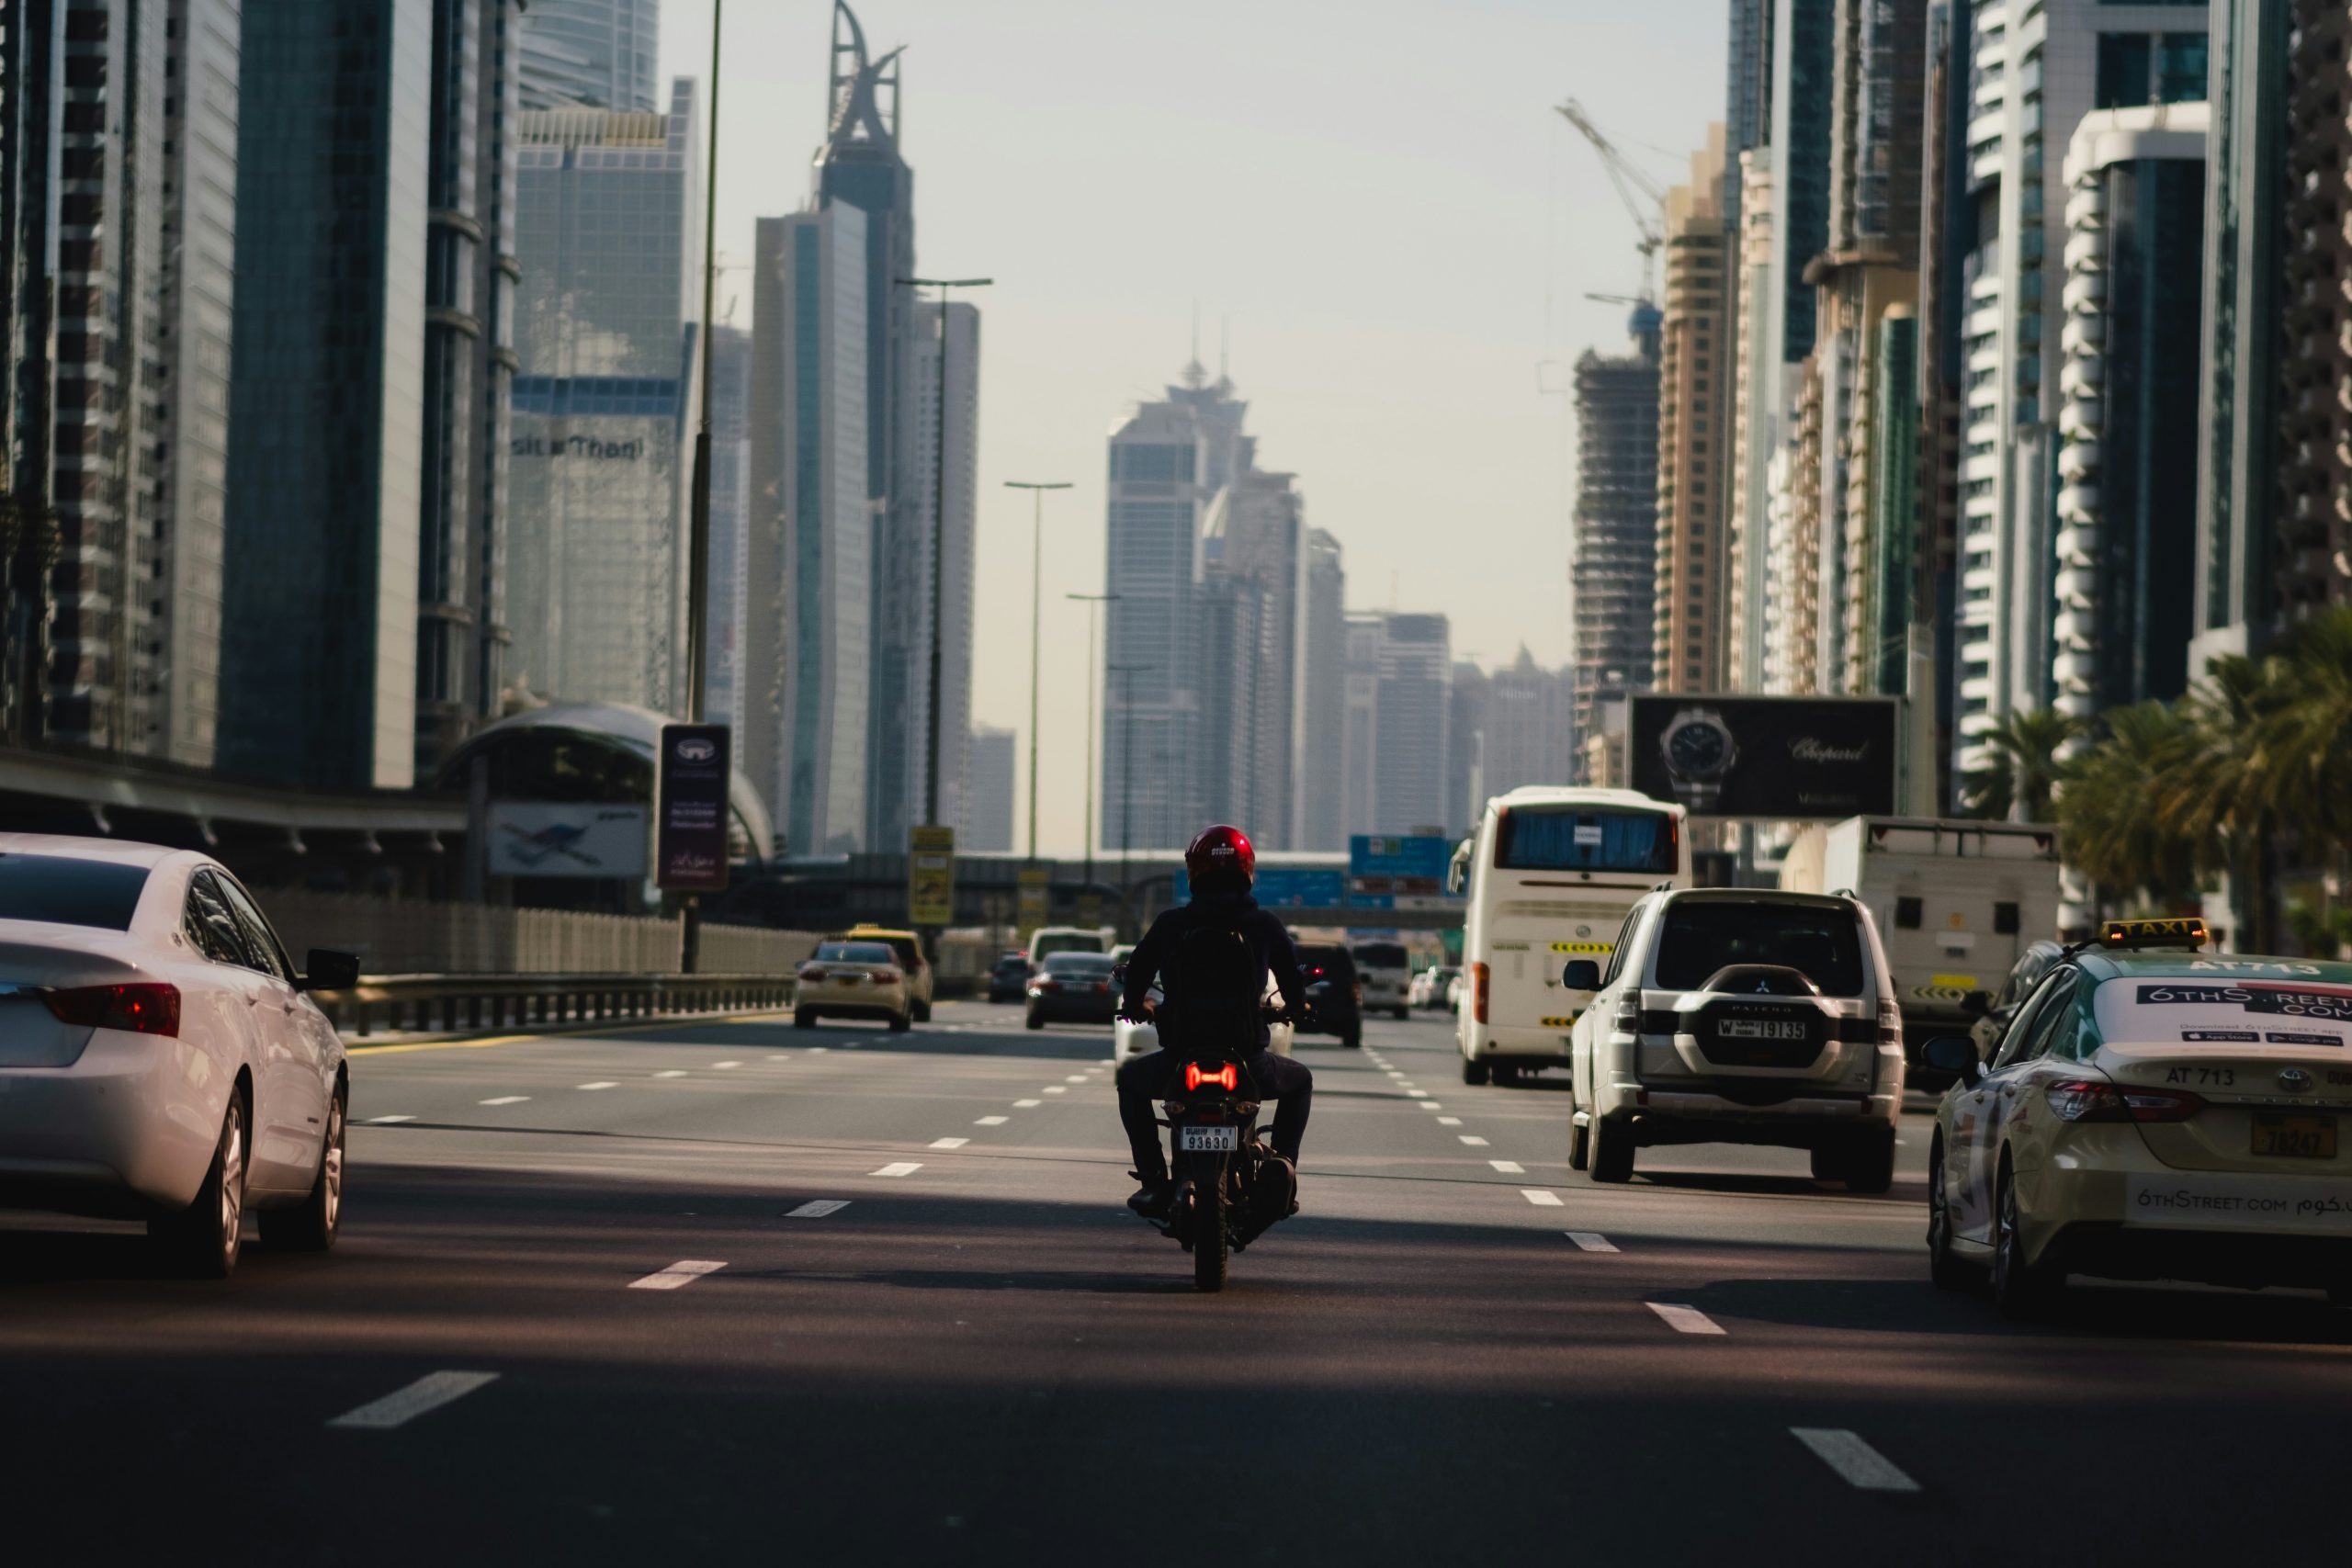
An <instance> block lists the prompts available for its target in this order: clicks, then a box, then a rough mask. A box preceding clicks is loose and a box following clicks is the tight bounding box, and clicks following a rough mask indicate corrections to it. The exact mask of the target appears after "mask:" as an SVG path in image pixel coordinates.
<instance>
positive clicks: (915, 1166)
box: [865, 1159, 922, 1176]
mask: <svg viewBox="0 0 2352 1568" xmlns="http://www.w3.org/2000/svg"><path fill="white" fill-rule="evenodd" d="M921 1169H922V1165H921V1164H920V1163H919V1162H917V1161H914V1160H904V1159H901V1160H893V1161H891V1162H890V1163H889V1164H888V1165H886V1166H884V1167H883V1168H881V1169H879V1170H869V1171H867V1172H866V1173H865V1174H866V1175H868V1176H912V1175H913V1174H914V1173H915V1172H916V1171H918V1170H921Z"/></svg>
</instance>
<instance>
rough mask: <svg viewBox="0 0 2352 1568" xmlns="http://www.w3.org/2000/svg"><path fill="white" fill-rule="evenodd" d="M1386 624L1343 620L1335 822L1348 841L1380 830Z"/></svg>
mask: <svg viewBox="0 0 2352 1568" xmlns="http://www.w3.org/2000/svg"><path fill="white" fill-rule="evenodd" d="M1386 629H1387V626H1386V619H1385V617H1384V616H1381V615H1370V614H1359V615H1349V616H1348V617H1347V621H1346V641H1345V649H1344V653H1343V661H1342V663H1341V666H1340V671H1341V673H1340V755H1341V756H1342V757H1343V758H1344V759H1345V763H1344V765H1343V767H1342V769H1341V774H1340V786H1341V787H1340V795H1341V798H1340V819H1341V820H1342V821H1343V822H1344V823H1345V824H1346V830H1345V832H1344V833H1342V835H1341V836H1340V848H1341V849H1345V848H1347V840H1348V837H1349V836H1351V835H1353V834H1356V833H1376V832H1378V831H1380V829H1381V825H1382V824H1381V818H1380V811H1379V807H1380V801H1379V789H1378V784H1379V776H1380V775H1379V771H1378V764H1379V760H1380V750H1381V747H1380V660H1381V647H1382V644H1383V642H1384V641H1385V636H1384V634H1385V631H1386Z"/></svg>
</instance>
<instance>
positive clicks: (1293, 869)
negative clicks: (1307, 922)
mask: <svg viewBox="0 0 2352 1568" xmlns="http://www.w3.org/2000/svg"><path fill="white" fill-rule="evenodd" d="M1346 890H1347V878H1346V876H1345V875H1343V874H1341V873H1340V869H1339V867H1337V866H1330V867H1324V866H1297V865H1261V866H1260V867H1259V868H1258V879H1257V881H1256V882H1254V883H1253V884H1251V886H1250V897H1252V898H1255V899H1256V900H1258V908H1261V909H1336V908H1340V905H1341V904H1342V903H1344V902H1345V899H1344V897H1342V895H1343V894H1344V893H1345V892H1346ZM1175 898H1176V902H1178V903H1179V904H1189V903H1191V902H1192V899H1193V880H1192V878H1191V877H1189V876H1187V875H1186V874H1184V873H1183V872H1182V871H1179V872H1177V874H1176V887H1175Z"/></svg>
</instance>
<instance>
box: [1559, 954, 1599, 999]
mask: <svg viewBox="0 0 2352 1568" xmlns="http://www.w3.org/2000/svg"><path fill="white" fill-rule="evenodd" d="M1560 984H1561V985H1563V986H1566V987H1567V988H1568V989H1569V990H1571V991H1597V990H1599V989H1600V964H1595V963H1594V962H1593V961H1592V960H1591V959H1589V958H1571V959H1569V960H1568V966H1567V967H1566V969H1563V970H1562V971H1560Z"/></svg>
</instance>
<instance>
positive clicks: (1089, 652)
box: [1062, 593, 1119, 892]
mask: <svg viewBox="0 0 2352 1568" xmlns="http://www.w3.org/2000/svg"><path fill="white" fill-rule="evenodd" d="M1062 597H1063V598H1065V599H1079V600H1083V601H1084V602H1085V604H1086V881H1085V882H1084V883H1083V884H1082V886H1084V887H1085V888H1086V889H1087V890H1088V891H1090V892H1091V891H1092V890H1093V887H1094V614H1095V611H1094V607H1095V606H1096V605H1097V604H1112V603H1114V602H1115V601H1116V600H1117V599H1118V598H1119V595H1118V594H1116V593H1065V594H1063V595H1062Z"/></svg>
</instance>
